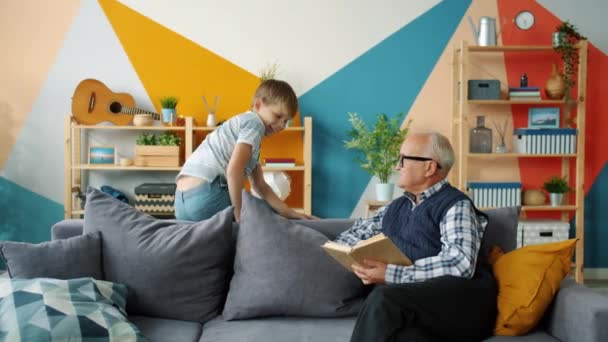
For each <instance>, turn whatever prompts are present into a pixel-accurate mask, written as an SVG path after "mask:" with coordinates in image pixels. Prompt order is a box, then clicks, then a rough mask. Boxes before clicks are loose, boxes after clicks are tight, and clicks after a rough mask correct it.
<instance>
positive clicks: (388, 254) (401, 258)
mask: <svg viewBox="0 0 608 342" xmlns="http://www.w3.org/2000/svg"><path fill="white" fill-rule="evenodd" d="M372 239H373V241H371V242H369V241H370V240H372ZM365 241H366V242H367V243H365V244H361V245H359V244H357V245H356V246H355V247H353V251H352V252H351V256H352V258H353V259H355V260H357V262H359V263H361V264H363V259H373V260H377V261H382V262H384V263H386V264H393V265H400V266H409V265H411V264H412V262H411V261H410V259H409V258H408V257H407V256H405V255H403V253H402V252H401V250H400V249H399V248H398V247H397V246H396V245H395V244H394V243H393V242H392V241H391V239H389V238H388V237H386V236H384V234H378V235H376V236H374V237H373V238H370V239H368V240H365Z"/></svg>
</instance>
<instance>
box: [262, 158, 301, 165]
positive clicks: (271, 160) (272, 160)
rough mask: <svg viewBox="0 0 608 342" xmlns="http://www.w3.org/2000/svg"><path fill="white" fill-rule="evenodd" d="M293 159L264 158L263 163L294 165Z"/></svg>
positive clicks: (294, 160)
mask: <svg viewBox="0 0 608 342" xmlns="http://www.w3.org/2000/svg"><path fill="white" fill-rule="evenodd" d="M295 162H296V159H295V158H264V163H266V164H268V163H295Z"/></svg>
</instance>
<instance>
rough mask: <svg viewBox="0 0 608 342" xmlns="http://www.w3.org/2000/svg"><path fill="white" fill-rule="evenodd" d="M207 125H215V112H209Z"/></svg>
mask: <svg viewBox="0 0 608 342" xmlns="http://www.w3.org/2000/svg"><path fill="white" fill-rule="evenodd" d="M207 127H215V114H214V113H209V115H207Z"/></svg>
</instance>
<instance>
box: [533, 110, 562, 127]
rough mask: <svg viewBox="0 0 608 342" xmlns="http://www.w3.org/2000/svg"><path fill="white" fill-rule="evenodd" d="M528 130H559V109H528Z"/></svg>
mask: <svg viewBox="0 0 608 342" xmlns="http://www.w3.org/2000/svg"><path fill="white" fill-rule="evenodd" d="M528 128H559V107H531V108H530V109H528Z"/></svg>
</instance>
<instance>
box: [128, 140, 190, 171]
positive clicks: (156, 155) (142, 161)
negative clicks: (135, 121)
mask: <svg viewBox="0 0 608 342" xmlns="http://www.w3.org/2000/svg"><path fill="white" fill-rule="evenodd" d="M135 165H137V166H161V167H162V166H166V167H172V166H179V146H158V145H135Z"/></svg>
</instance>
